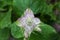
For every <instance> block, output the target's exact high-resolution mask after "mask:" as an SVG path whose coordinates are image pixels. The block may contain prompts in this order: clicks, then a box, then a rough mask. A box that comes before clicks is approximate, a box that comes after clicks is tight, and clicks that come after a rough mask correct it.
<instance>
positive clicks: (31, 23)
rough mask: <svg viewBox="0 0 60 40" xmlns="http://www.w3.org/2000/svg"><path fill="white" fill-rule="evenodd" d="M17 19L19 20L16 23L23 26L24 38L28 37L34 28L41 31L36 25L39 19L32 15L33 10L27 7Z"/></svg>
mask: <svg viewBox="0 0 60 40" xmlns="http://www.w3.org/2000/svg"><path fill="white" fill-rule="evenodd" d="M17 21H18V22H19V23H18V24H17V25H18V26H20V27H23V28H24V30H25V31H24V36H25V38H28V37H29V36H30V34H31V32H32V31H33V30H34V29H36V30H37V31H41V29H40V28H39V27H38V26H39V24H40V23H41V22H40V20H39V19H38V18H36V17H34V14H33V11H32V10H31V9H29V8H27V9H26V11H25V12H24V15H23V16H22V17H21V18H19V19H18V20H17ZM24 40H26V39H24Z"/></svg>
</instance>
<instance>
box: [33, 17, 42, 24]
mask: <svg viewBox="0 0 60 40" xmlns="http://www.w3.org/2000/svg"><path fill="white" fill-rule="evenodd" d="M33 21H34V23H35V24H39V23H41V21H40V19H38V18H34V20H33Z"/></svg>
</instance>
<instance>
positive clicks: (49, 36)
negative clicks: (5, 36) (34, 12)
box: [29, 24, 57, 40]
mask: <svg viewBox="0 0 60 40" xmlns="http://www.w3.org/2000/svg"><path fill="white" fill-rule="evenodd" d="M40 28H41V30H42V31H41V32H40V33H39V32H33V33H32V34H31V36H30V38H29V40H56V39H57V33H56V31H55V29H54V28H52V27H51V26H49V25H46V24H41V25H40Z"/></svg>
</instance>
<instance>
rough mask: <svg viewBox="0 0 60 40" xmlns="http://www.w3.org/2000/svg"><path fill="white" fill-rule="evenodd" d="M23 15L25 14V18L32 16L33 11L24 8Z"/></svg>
mask: <svg viewBox="0 0 60 40" xmlns="http://www.w3.org/2000/svg"><path fill="white" fill-rule="evenodd" d="M24 16H26V17H27V18H29V17H30V18H33V17H34V14H33V11H32V10H31V9H29V8H27V9H26V11H25V12H24Z"/></svg>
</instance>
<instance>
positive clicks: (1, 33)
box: [0, 28, 10, 40]
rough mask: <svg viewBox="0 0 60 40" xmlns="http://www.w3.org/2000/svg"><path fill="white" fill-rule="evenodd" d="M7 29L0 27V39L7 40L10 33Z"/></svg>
mask: <svg viewBox="0 0 60 40" xmlns="http://www.w3.org/2000/svg"><path fill="white" fill-rule="evenodd" d="M9 33H10V32H9V29H8V28H5V29H0V40H9V37H10V34H9Z"/></svg>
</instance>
